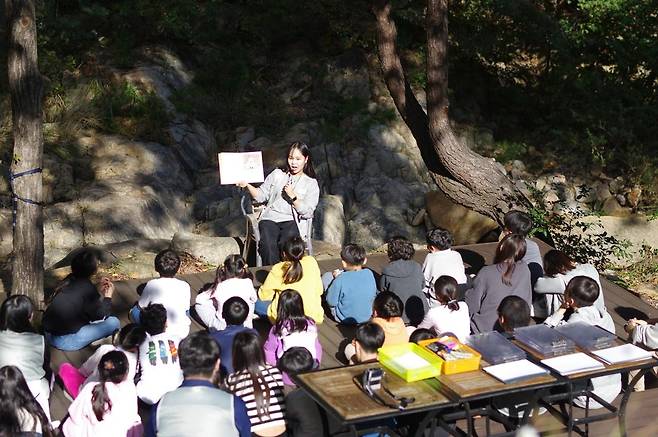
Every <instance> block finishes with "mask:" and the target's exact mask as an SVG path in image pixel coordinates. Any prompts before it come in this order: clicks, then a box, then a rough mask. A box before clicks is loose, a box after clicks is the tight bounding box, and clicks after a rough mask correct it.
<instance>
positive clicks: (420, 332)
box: [409, 328, 438, 344]
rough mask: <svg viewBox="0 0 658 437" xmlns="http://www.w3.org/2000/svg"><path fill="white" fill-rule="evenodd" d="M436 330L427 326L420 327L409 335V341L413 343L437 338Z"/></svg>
mask: <svg viewBox="0 0 658 437" xmlns="http://www.w3.org/2000/svg"><path fill="white" fill-rule="evenodd" d="M437 337H438V336H437V335H436V332H434V331H433V330H431V329H427V328H418V329H416V330H415V331H414V332H412V333H411V335H410V336H409V341H410V342H411V343H416V344H418V343H420V342H421V341H423V340H431V339H433V338H437Z"/></svg>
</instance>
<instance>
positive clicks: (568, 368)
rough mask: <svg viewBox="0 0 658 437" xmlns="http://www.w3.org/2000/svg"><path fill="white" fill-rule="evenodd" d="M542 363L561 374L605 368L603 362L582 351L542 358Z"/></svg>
mask: <svg viewBox="0 0 658 437" xmlns="http://www.w3.org/2000/svg"><path fill="white" fill-rule="evenodd" d="M541 363H542V364H543V365H545V366H548V367H550V368H551V369H553V370H555V371H557V372H558V373H559V374H560V375H571V374H573V373H580V372H588V371H590V370H599V369H605V366H604V365H603V363H602V362H600V361H598V360H595V359H594V358H592V357H590V356H589V355H586V354H584V353H582V352H578V353H575V354H568V355H562V356H559V357H555V358H548V359H546V360H541Z"/></svg>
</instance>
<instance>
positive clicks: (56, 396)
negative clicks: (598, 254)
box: [51, 241, 658, 436]
mask: <svg viewBox="0 0 658 437" xmlns="http://www.w3.org/2000/svg"><path fill="white" fill-rule="evenodd" d="M538 244H539V246H540V249H541V251H542V253H545V252H546V251H548V250H550V247H549V246H547V245H546V244H544V243H542V242H540V241H538ZM495 248H496V243H486V244H477V245H469V246H458V247H455V248H454V249H456V250H458V251H459V252H460V253H461V255H462V258H463V259H464V262H465V263H466V264H467V265H468V269H467V272H468V273H477V271H478V270H479V269H480V268H481V267H482V266H484V265H486V264H491V263H492V260H493V255H494V252H495ZM425 255H426V252H425V251H417V252H416V255H415V259H416V260H417V261H418V262H420V263H422V261H423V259H424V258H425ZM387 263H388V259H387V257H386V255H385V254H373V255H370V256H369V257H368V267H369V268H371V269H372V270H373V271H374V272H375V274H378V272H381V270H382V268H383V266H385V265H386V264H387ZM319 264H320V269H321V271H323V272H325V271H329V270H333V269H335V268H337V267H339V266H340V260H339V259H328V260H323V261H319ZM252 271H253V272H254V276H255V282H256V285H260V283H262V281H264V279H265V277H266V276H267V272H268V268H267V267H263V268H253V269H252ZM181 279H184V280H186V281H187V282H188V283H189V284H190V286H191V288H192V302H193V301H194V298H195V296H196V292H197V291H198V290H199V289H200V288H201V287H202V286H203V285H204V284H206V283H208V282H212V281H213V279H214V272H205V273H200V274H194V275H184V276H182V277H181ZM147 280H148V279H142V280H129V281H120V282H117V283H116V292H115V295H114V298H113V310H114V312H115V314H117V315H118V316H119V318H120V319H121V320H122V324H125V323H127V322H128V310H129V308H130V307H131V306H132V305H133V304H134V303H135V301H136V300H137V299H138V294H137V291H136V290H137V288H138V287H139V286H140V285H141V284H143V283H145V282H146V281H147ZM602 284H603V290H604V296H605V302H606V306H607V307H608V311H609V312H610V314H611V315H612V317H613V319H614V322H615V327H616V330H617V334H618V335H620V336H622V337H624V336H625V333H624V331H623V324H624V323H625V321H626V320H627V319H629V318H631V317H641V318H658V310H656V309H655V308H653V307H651V306H650V305H648V304H647V303H645V302H644V301H642V300H641V299H639V298H638V297H636V296H634V295H633V294H632V293H630V292H629V291H628V290H625V289H623V288H621V287H619V286H617V285H616V284H614V283H612V282H610V281H608V280H606V279H603V278H602ZM192 302H191V303H192ZM266 323H267V322H265V321H260V322H259V323H257V325H256V327H257V328H258V329H259V330H260V331H261V332H266V330H267V329H268V326H267V325H266ZM199 329H201V327H200V326H199V325H198V324H196V323H195V322H193V323H192V330H199ZM319 331H320V342H321V343H322V347H323V349H324V356H323V360H322V361H323V362H322V368H329V367H335V366H340V365H343V364H344V357H342V354H341V353H340V350H341V349H342V345H343V344H344V342H345V339H346V338H351V336H352V335H353V333H352V331H353V330H352V329H350V328H346V327H342V326H337V324H336V323H335V322H333V321H331V320H329V319H328V318H325V322H324V323H323V324H322V325H320V330H319ZM92 352H93V351H92V349H91V348H85V349H83V350H81V351H77V352H62V351H58V350H52V355H51V365H52V368H53V369H57V368H58V367H59V365H60V364H61V363H62V362H70V363H72V364H74V365H80V364H81V363H82V362H83V361H84V360H85V359H86V358H87V357H88V356H89V355H90V354H91V353H92ZM646 393H650V394H651V395H649V394H645V393H640V394H637V395H634V396H632V397H631V403H630V405H629V408H628V411H629V417H628V428H629V435H631V436H635V435H637V436H644V435H647V436H648V435H655V432H651V433H649V434H646V433H644V432H645V425H647V426H648V424H653V425H656V424H658V419H656V418H655V411H656V408H657V407H658V396H656V395H657V394H658V392H654V390H650V391H647V392H646ZM69 403H70V402H69V401H68V399H66V397H65V396H64V395H63V393H62V392H61V390H60V389H59V387H57V386H56V387H55V389H54V390H53V395H52V398H51V412H52V415H53V419H54V420H56V419H60V418H62V417H63V416H64V415H65V414H66V409H67V407H68V405H69ZM643 412H644V413H643ZM636 420H637V423H635V421H636ZM606 424H607V425H605V426H602V427H601V428H599V427H598V425H597V426H594V427H592V430H594V429H597V430H599V429H600V430H601V433H598V432H597V433H592V434H591V435H595V436H598V435H606V436H607V435H616V434H615V433H614V432H613V431H612V430H611V428H612V425H613V424H614V421H608V422H606ZM542 429H548V428H544V427H543V426H542ZM636 431H637V434H636V433H635V432H636Z"/></svg>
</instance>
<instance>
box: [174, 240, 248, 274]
mask: <svg viewBox="0 0 658 437" xmlns="http://www.w3.org/2000/svg"><path fill="white" fill-rule="evenodd" d="M171 246H172V249H174V250H175V251H177V252H187V253H189V254H190V255H193V256H194V257H196V258H201V259H203V260H204V261H206V262H208V263H209V264H212V265H213V266H218V265H220V264H221V263H223V262H224V259H225V258H226V257H227V256H228V255H231V254H233V253H240V246H238V243H237V242H236V240H235V238H230V237H204V236H202V235H197V234H192V233H187V232H179V233H177V234H176V235H174V238H173V239H172V241H171Z"/></svg>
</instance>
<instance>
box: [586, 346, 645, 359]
mask: <svg viewBox="0 0 658 437" xmlns="http://www.w3.org/2000/svg"><path fill="white" fill-rule="evenodd" d="M592 353H593V354H594V355H596V356H597V357H599V358H602V359H603V360H604V361H605V362H606V363H608V364H617V363H624V362H627V361H640V360H646V359H647V358H651V357H652V356H653V352H650V351H645V350H644V349H642V348H641V347H637V346H635V345H633V344H624V345H621V346H614V347H609V348H607V349H601V350H598V351H595V352H592Z"/></svg>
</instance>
